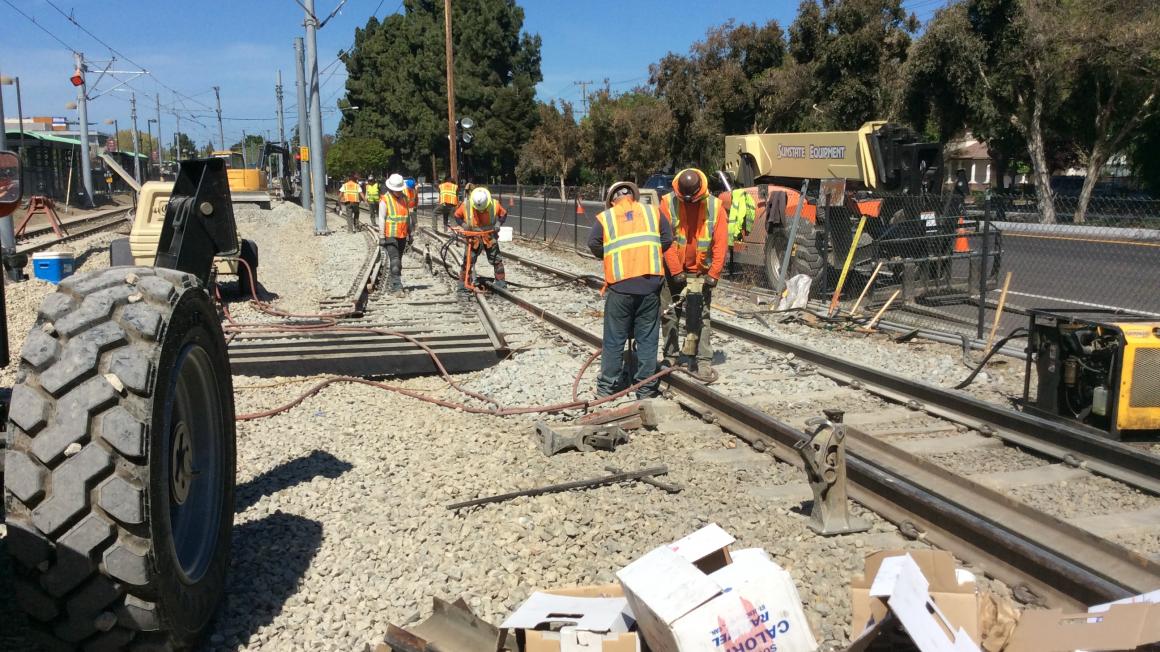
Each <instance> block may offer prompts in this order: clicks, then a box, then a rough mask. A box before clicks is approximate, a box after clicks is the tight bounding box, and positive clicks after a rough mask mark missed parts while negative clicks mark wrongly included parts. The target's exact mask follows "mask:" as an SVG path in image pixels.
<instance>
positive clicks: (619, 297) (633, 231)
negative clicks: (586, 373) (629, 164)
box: [588, 181, 673, 399]
mask: <svg viewBox="0 0 1160 652" xmlns="http://www.w3.org/2000/svg"><path fill="white" fill-rule="evenodd" d="M604 203H605V205H606V206H607V207H608V208H607V209H606V210H604V211H603V212H601V213H600V214H598V215H597V216H596V224H594V225H593V226H592V231H591V233H590V234H589V235H588V249H589V250H591V251H592V253H593V255H595V256H596V257H598V258H602V259H603V260H604V283H605V288H604V289H605V294H604V348H603V352H602V353H601V358H600V376H599V377H598V378H597V379H596V395H597V396H608V395H609V394H613V393H615V392H617V391H619V390H620V389H622V388H624V387H627V386H629V385H635V384H636V383H639V382H641V381H643V380H644V379H646V378H648V377H649V376H652V375H653V374H655V373H656V371H657V340H658V338H659V335H660V325H659V324H658V323H657V320H658V318H659V317H660V292H661V286H662V285H663V283H664V280H665V271H664V262H663V257H664V251H665V250H666V249H668V248H669V247H670V246H671V245H672V244H673V231H672V228H671V227H670V226H669V222H668V220H666V219H664V218H663V217H662V215H661V213H660V210H659V209H658V208H657V207H655V206H648V205H645V204H641V203H640V190H639V189H638V188H637V187H636V184H634V183H631V182H628V181H620V182H617V183H614V184H612V186H611V187H610V188H609V189H608V196H607V198H606V200H605V202H604ZM628 339H632V340H634V341H635V342H636V352H635V355H636V373H635V374H634V375H633V379H632V382H631V383H630V382H628V381H627V380H622V378H621V376H622V375H625V372H626V370H625V369H624V345H625V342H626V341H627V340H628ZM659 385H660V382H659V380H657V381H653V382H650V383H649V384H647V385H643V386H641V387H640V388H639V389H637V390H636V397H637V398H638V399H645V398H653V397H654V396H657V394H658V393H659V392H658V390H657V387H658V386H659Z"/></svg>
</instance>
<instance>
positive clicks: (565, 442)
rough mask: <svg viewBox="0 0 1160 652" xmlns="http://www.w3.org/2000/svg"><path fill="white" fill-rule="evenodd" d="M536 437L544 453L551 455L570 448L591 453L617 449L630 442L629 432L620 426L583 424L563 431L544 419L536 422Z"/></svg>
mask: <svg viewBox="0 0 1160 652" xmlns="http://www.w3.org/2000/svg"><path fill="white" fill-rule="evenodd" d="M536 438H537V439H539V441H540V446H541V448H542V450H543V451H544V455H547V456H549V457H551V456H552V455H555V454H556V453H559V452H561V451H565V450H568V449H570V448H575V449H576V450H578V451H580V452H581V453H590V452H592V451H594V450H596V449H600V450H605V451H611V450H615V449H616V447H617V446H619V445H621V444H627V443H628V433H627V432H625V431H624V429H623V428H621V427H620V426H615V425H612V426H607V425H594V426H582V427H579V428H573V429H571V430H563V431H562V430H556V429H554V428H552V426H551V425H549V424H547V423H544V422H543V421H537V422H536Z"/></svg>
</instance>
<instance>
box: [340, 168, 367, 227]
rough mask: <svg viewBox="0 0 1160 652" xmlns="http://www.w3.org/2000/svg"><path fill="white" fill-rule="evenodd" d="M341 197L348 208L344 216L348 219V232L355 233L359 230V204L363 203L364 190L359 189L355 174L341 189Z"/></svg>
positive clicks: (351, 175)
mask: <svg viewBox="0 0 1160 652" xmlns="http://www.w3.org/2000/svg"><path fill="white" fill-rule="evenodd" d="M339 196H340V197H341V199H342V203H343V205H344V206H346V214H345V215H344V216H343V217H344V218H346V230H347V231H349V232H351V233H354V232H355V231H357V230H358V204H359V202H360V201H362V188H360V187H359V185H358V177H356V176H355V175H354V173H353V172H352V173H351V174H350V176H349V177H347V178H346V183H344V184H342V188H340V189H339Z"/></svg>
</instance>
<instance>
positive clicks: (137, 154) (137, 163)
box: [129, 93, 141, 183]
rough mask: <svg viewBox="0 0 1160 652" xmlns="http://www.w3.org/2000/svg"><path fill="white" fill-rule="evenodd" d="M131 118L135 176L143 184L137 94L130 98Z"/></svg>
mask: <svg viewBox="0 0 1160 652" xmlns="http://www.w3.org/2000/svg"><path fill="white" fill-rule="evenodd" d="M129 117H130V118H132V119H133V176H134V177H135V178H136V179H137V183H141V135H140V133H138V131H137V94H136V93H133V94H132V95H130V96H129Z"/></svg>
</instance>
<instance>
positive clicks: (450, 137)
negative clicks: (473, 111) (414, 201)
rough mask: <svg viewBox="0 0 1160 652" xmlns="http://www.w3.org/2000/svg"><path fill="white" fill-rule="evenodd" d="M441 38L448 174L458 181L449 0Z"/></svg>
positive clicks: (445, 1)
mask: <svg viewBox="0 0 1160 652" xmlns="http://www.w3.org/2000/svg"><path fill="white" fill-rule="evenodd" d="M443 39H444V41H445V48H444V58H445V59H446V65H447V151H448V152H449V155H450V157H451V161H450V163H451V169H450V171H449V174H450V176H451V177H452V178H453V179H455V182H456V183H459V179H458V171H459V161H458V159H457V158H456V156H455V150H456V149H457V148H458V147H459V133H458V130H457V129H456V128H455V53H454V52H453V51H452V46H451V0H443ZM432 182H434V180H432Z"/></svg>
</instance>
